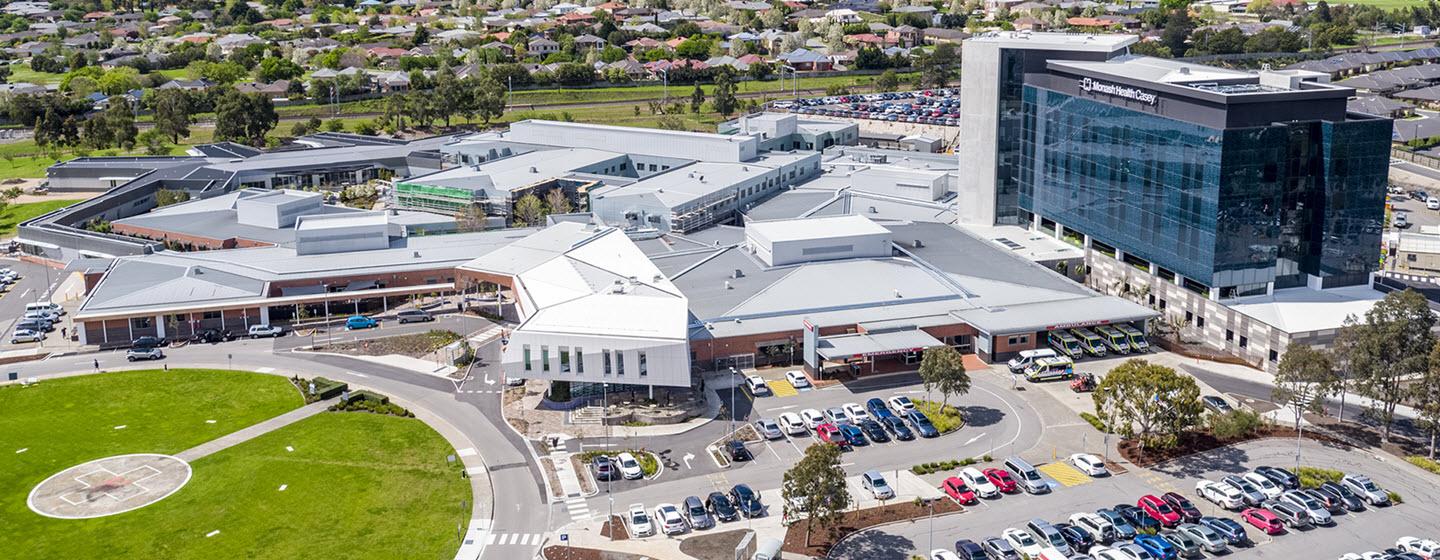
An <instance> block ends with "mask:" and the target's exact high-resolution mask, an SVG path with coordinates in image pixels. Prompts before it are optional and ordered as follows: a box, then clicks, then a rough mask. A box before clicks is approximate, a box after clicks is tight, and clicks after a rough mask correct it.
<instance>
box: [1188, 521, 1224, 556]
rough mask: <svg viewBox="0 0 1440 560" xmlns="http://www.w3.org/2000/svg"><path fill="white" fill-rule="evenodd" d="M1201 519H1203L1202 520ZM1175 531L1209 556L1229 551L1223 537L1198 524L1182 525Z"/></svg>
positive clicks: (1213, 530)
mask: <svg viewBox="0 0 1440 560" xmlns="http://www.w3.org/2000/svg"><path fill="white" fill-rule="evenodd" d="M1202 519H1203V518H1202ZM1176 530H1177V531H1179V532H1181V533H1184V534H1185V536H1187V537H1190V538H1191V540H1194V541H1195V543H1196V544H1198V545H1200V548H1203V549H1205V552H1209V553H1210V554H1225V553H1227V552H1229V551H1230V543H1228V542H1226V540H1225V536H1224V535H1221V534H1220V533H1219V532H1216V531H1215V529H1212V528H1210V527H1209V526H1207V525H1203V524H1200V523H1183V524H1181V525H1180V526H1179V527H1177V528H1176Z"/></svg>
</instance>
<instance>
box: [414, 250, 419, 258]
mask: <svg viewBox="0 0 1440 560" xmlns="http://www.w3.org/2000/svg"><path fill="white" fill-rule="evenodd" d="M415 258H417V259H418V258H420V251H415Z"/></svg>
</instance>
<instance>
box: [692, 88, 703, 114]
mask: <svg viewBox="0 0 1440 560" xmlns="http://www.w3.org/2000/svg"><path fill="white" fill-rule="evenodd" d="M704 104H705V90H703V89H700V82H695V90H694V91H692V92H690V112H691V113H699V112H700V106H701V105H704Z"/></svg>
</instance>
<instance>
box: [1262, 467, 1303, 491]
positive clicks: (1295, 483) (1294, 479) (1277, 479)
mask: <svg viewBox="0 0 1440 560" xmlns="http://www.w3.org/2000/svg"><path fill="white" fill-rule="evenodd" d="M1255 472H1257V473H1260V475H1261V476H1264V477H1265V478H1268V479H1270V480H1271V481H1273V482H1274V483H1275V484H1277V485H1279V486H1280V487H1282V488H1285V489H1286V490H1294V489H1296V488H1299V487H1300V477H1298V476H1295V473H1292V472H1290V471H1287V470H1285V469H1277V468H1275V467H1267V466H1259V467H1255Z"/></svg>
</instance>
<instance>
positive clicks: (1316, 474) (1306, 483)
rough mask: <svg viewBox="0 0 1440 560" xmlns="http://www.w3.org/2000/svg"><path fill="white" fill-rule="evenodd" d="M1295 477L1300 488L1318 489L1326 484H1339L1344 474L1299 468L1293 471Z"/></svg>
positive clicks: (1319, 469)
mask: <svg viewBox="0 0 1440 560" xmlns="http://www.w3.org/2000/svg"><path fill="white" fill-rule="evenodd" d="M1295 476H1297V477H1299V478H1300V487H1301V488H1319V487H1320V485H1321V484H1324V483H1326V482H1340V479H1341V478H1344V477H1345V473H1343V472H1340V471H1337V470H1335V469H1325V468H1320V467H1300V468H1298V469H1295Z"/></svg>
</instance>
